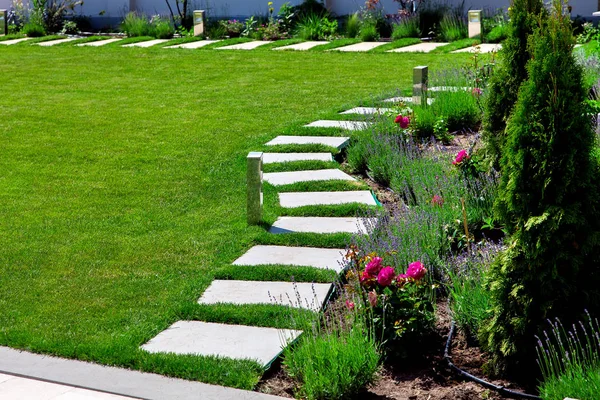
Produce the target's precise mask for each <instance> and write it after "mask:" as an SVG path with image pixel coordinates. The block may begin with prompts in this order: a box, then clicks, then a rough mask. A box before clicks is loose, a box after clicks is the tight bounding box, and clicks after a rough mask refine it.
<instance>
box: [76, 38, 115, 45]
mask: <svg viewBox="0 0 600 400" xmlns="http://www.w3.org/2000/svg"><path fill="white" fill-rule="evenodd" d="M121 40H123V39H121V38H113V39H105V40H96V41H94V42H87V43H80V44H78V45H77V46H79V47H88V46H89V47H100V46H105V45H107V44H110V43H116V42H120V41H121Z"/></svg>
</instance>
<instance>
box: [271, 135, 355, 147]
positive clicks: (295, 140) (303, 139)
mask: <svg viewBox="0 0 600 400" xmlns="http://www.w3.org/2000/svg"><path fill="white" fill-rule="evenodd" d="M349 141H350V138H348V137H342V136H277V137H276V138H275V139H273V140H271V141H270V142H268V143H267V146H275V145H278V144H283V145H285V144H322V145H325V146H331V147H336V148H338V149H342V148H344V147H346V146H347V145H348V142H349Z"/></svg>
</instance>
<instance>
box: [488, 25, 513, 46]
mask: <svg viewBox="0 0 600 400" xmlns="http://www.w3.org/2000/svg"><path fill="white" fill-rule="evenodd" d="M507 37H508V25H498V26H495V27H494V28H492V30H491V31H489V32H488V33H487V34H486V35H485V41H486V42H488V43H500V42H501V41H503V40H504V39H506V38H507Z"/></svg>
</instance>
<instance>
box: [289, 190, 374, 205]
mask: <svg viewBox="0 0 600 400" xmlns="http://www.w3.org/2000/svg"><path fill="white" fill-rule="evenodd" d="M349 203H360V204H366V205H369V206H376V205H377V203H376V202H375V199H374V198H373V195H372V194H371V192H370V191H368V190H356V191H347V192H290V193H279V204H281V207H284V208H296V207H303V206H316V205H338V204H349Z"/></svg>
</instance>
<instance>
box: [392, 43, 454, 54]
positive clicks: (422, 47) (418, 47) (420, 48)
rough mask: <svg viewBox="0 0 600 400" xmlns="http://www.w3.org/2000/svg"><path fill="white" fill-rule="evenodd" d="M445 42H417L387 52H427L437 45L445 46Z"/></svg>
mask: <svg viewBox="0 0 600 400" xmlns="http://www.w3.org/2000/svg"><path fill="white" fill-rule="evenodd" d="M447 44H448V43H431V42H424V43H417V44H413V45H411V46H405V47H399V48H397V49H393V50H390V51H388V53H416V52H421V53H429V52H430V51H432V50H435V49H437V48H438V47H441V46H445V45H447Z"/></svg>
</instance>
